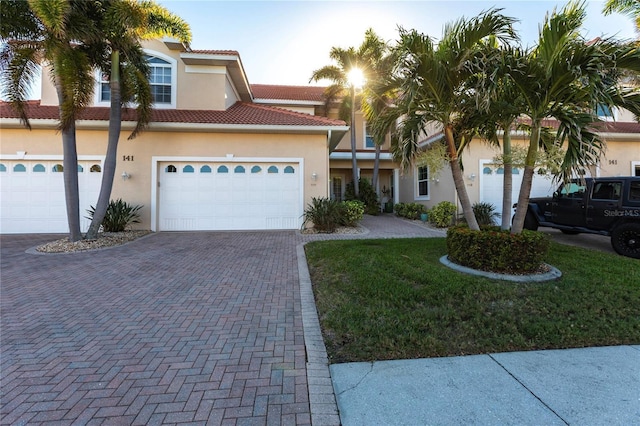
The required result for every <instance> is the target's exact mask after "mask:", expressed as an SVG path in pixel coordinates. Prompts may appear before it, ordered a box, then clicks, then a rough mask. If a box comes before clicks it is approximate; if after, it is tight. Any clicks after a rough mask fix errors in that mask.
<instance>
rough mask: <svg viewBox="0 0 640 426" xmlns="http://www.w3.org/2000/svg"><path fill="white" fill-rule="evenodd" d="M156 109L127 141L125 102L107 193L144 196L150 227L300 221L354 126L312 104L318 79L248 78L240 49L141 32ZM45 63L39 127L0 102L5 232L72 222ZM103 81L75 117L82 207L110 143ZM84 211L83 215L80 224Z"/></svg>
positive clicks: (0, 212)
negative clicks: (194, 45) (291, 83)
mask: <svg viewBox="0 0 640 426" xmlns="http://www.w3.org/2000/svg"><path fill="white" fill-rule="evenodd" d="M144 47H145V51H146V53H147V54H148V56H149V62H150V65H151V80H150V83H151V87H152V91H153V94H154V102H155V103H154V108H155V110H154V112H153V118H152V120H151V123H150V125H149V127H148V129H146V130H145V131H144V132H143V133H142V134H140V135H139V136H138V137H137V138H135V139H133V140H127V137H128V136H129V133H130V130H131V129H132V128H133V127H132V126H133V120H134V110H133V109H129V110H126V111H124V113H123V128H122V134H121V137H120V144H119V149H118V163H117V170H116V181H115V183H114V186H113V192H112V199H116V198H122V199H123V200H125V201H126V202H128V203H130V204H133V205H137V204H139V205H142V206H143V209H142V210H141V223H140V225H139V227H140V228H143V229H151V230H153V231H178V230H253V229H256V230H258V229H297V228H299V227H300V225H301V223H302V214H303V212H304V208H305V206H306V205H307V204H308V203H309V202H310V201H311V198H313V197H327V196H329V179H330V176H331V174H332V171H331V167H330V164H329V155H330V153H331V152H332V151H333V150H334V149H335V148H336V146H337V145H338V143H339V142H340V140H341V139H342V138H343V136H344V135H345V134H347V132H348V130H349V127H348V126H347V125H346V124H345V123H344V122H342V121H340V120H336V119H330V118H326V117H323V116H320V115H315V114H316V112H317V110H318V109H319V108H322V105H323V102H322V88H307V87H287V86H265V85H256V86H252V85H250V84H249V81H248V78H247V75H246V73H245V70H244V68H243V66H242V61H241V59H240V55H239V54H238V52H235V51H203V50H191V49H190V48H189V46H186V45H183V44H182V43H176V42H175V41H173V40H162V41H160V40H156V41H150V42H148V43H145V45H144ZM46 73H47V70H46V68H45V69H44V71H43V74H44V75H43V79H42V91H41V99H40V100H39V101H30V103H29V117H30V119H31V126H32V130H31V131H29V130H27V129H26V128H25V127H24V126H23V125H22V124H21V123H20V122H19V120H18V119H17V115H16V114H15V112H14V111H13V110H12V109H11V108H10V107H9V105H8V104H6V103H1V104H0V126H1V128H2V130H1V135H0V138H1V150H0V219H1V220H0V232H2V233H34V232H67V231H68V227H67V223H66V210H65V203H64V186H63V182H62V173H61V172H62V143H61V137H60V134H59V133H58V132H57V130H56V128H57V125H58V120H57V118H58V99H57V96H56V93H55V90H54V87H53V85H52V84H51V82H50V79H49V78H48V77H47V76H46ZM108 106H109V91H108V84H107V82H106V81H103V80H102V78H101V75H100V74H99V73H98V72H96V90H95V99H94V103H93V105H92V106H90V107H88V108H87V109H86V110H85V111H84V112H83V113H82V114H81V116H80V119H79V120H78V121H77V141H78V142H77V144H78V157H79V162H78V174H79V181H80V203H81V205H80V214H81V217H83V218H84V216H86V213H85V211H86V210H87V209H88V208H89V206H90V205H95V203H96V201H97V195H98V192H99V188H100V182H101V171H102V162H103V160H104V155H105V151H106V143H107V128H108V117H109V108H108ZM88 223H89V221H88V220H87V219H83V223H82V227H83V230H84V229H86V228H87V227H88Z"/></svg>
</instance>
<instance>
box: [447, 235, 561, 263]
mask: <svg viewBox="0 0 640 426" xmlns="http://www.w3.org/2000/svg"><path fill="white" fill-rule="evenodd" d="M549 244H550V238H549V235H547V234H544V233H542V232H535V231H528V230H524V231H522V233H520V234H515V235H512V234H511V233H510V232H509V231H508V230H505V231H503V230H501V229H500V227H497V226H482V227H481V229H480V231H472V230H471V229H469V228H468V227H467V226H466V225H458V226H452V227H450V228H449V229H448V230H447V254H448V257H449V260H450V261H452V262H454V263H457V264H458V265H462V266H466V267H468V268H473V269H478V270H481V271H489V272H497V273H502V274H530V273H534V272H537V271H538V270H539V269H540V266H541V265H542V263H543V261H544V258H545V256H546V254H547V251H548V250H549Z"/></svg>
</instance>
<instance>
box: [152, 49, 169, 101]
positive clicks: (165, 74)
mask: <svg viewBox="0 0 640 426" xmlns="http://www.w3.org/2000/svg"><path fill="white" fill-rule="evenodd" d="M147 60H148V61H149V68H150V76H149V84H150V85H151V95H152V96H153V102H154V103H157V104H170V103H171V84H172V81H171V64H170V63H169V62H168V61H165V60H164V59H160V58H157V57H155V56H147Z"/></svg>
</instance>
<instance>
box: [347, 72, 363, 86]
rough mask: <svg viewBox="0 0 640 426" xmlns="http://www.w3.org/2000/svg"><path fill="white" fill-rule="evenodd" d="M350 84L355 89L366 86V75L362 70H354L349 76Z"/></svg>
mask: <svg viewBox="0 0 640 426" xmlns="http://www.w3.org/2000/svg"><path fill="white" fill-rule="evenodd" d="M347 77H348V78H349V84H351V85H352V86H354V87H362V86H363V85H364V74H363V73H362V70H361V69H360V68H352V69H351V71H349V73H348V74H347Z"/></svg>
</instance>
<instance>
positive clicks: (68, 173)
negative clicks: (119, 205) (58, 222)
mask: <svg viewBox="0 0 640 426" xmlns="http://www.w3.org/2000/svg"><path fill="white" fill-rule="evenodd" d="M61 133H62V153H63V160H62V167H63V169H62V174H63V179H64V198H65V203H66V207H67V223H68V224H69V241H72V242H75V241H80V240H81V239H82V232H81V231H80V190H79V188H78V152H77V149H76V125H75V122H74V123H73V124H72V125H70V126H68V127H67V128H65V129H62V132H61Z"/></svg>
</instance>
